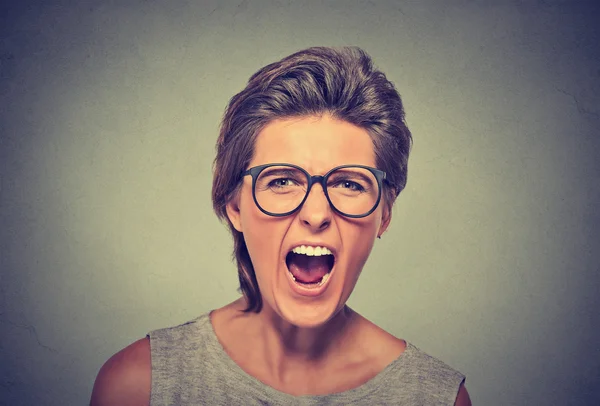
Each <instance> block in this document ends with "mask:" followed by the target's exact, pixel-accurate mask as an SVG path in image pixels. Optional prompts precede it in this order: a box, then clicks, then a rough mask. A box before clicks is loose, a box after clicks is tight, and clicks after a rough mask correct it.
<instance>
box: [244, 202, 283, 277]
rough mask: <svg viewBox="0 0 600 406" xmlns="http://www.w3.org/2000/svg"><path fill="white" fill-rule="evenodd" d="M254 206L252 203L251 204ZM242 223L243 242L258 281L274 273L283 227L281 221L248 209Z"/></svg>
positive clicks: (256, 209)
mask: <svg viewBox="0 0 600 406" xmlns="http://www.w3.org/2000/svg"><path fill="white" fill-rule="evenodd" d="M252 204H254V203H252ZM242 219H243V220H242V221H243V222H244V240H245V241H246V246H247V247H248V253H249V254H250V259H251V260H252V265H253V266H254V271H255V273H256V276H257V278H258V279H260V276H261V275H263V274H265V273H266V272H269V270H272V271H274V269H275V267H276V266H277V263H278V261H279V256H280V252H279V251H280V247H281V241H282V240H283V227H282V224H281V223H282V222H281V220H278V219H277V218H275V217H269V216H267V215H266V214H264V213H262V212H261V211H260V210H259V209H258V208H256V207H254V208H249V207H248V206H246V210H244V211H243V213H242Z"/></svg>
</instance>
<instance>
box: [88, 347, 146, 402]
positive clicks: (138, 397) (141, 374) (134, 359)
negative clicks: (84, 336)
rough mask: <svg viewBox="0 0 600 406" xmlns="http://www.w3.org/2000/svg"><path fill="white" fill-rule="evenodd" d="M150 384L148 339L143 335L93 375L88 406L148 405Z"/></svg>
mask: <svg viewBox="0 0 600 406" xmlns="http://www.w3.org/2000/svg"><path fill="white" fill-rule="evenodd" d="M151 385H152V363H151V358H150V341H149V339H148V338H147V337H145V338H142V339H140V340H138V341H136V342H134V343H133V344H131V345H129V346H127V347H125V348H124V349H122V350H121V351H119V352H118V353H116V354H115V355H113V356H112V357H110V359H109V360H108V361H106V363H104V365H103V366H102V368H100V372H98V376H97V377H96V382H95V383H94V389H93V391H92V399H91V402H90V405H91V406H103V405H115V406H120V405H122V406H129V405H131V406H141V405H149V404H150V390H151Z"/></svg>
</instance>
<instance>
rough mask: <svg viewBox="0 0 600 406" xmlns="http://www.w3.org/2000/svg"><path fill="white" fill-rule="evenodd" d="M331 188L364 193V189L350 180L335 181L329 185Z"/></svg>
mask: <svg viewBox="0 0 600 406" xmlns="http://www.w3.org/2000/svg"><path fill="white" fill-rule="evenodd" d="M331 187H336V188H342V189H348V190H352V191H355V192H364V191H365V188H364V187H363V186H362V185H361V184H359V183H357V182H353V181H351V180H343V179H342V180H338V181H336V182H335V183H334V184H332V185H331Z"/></svg>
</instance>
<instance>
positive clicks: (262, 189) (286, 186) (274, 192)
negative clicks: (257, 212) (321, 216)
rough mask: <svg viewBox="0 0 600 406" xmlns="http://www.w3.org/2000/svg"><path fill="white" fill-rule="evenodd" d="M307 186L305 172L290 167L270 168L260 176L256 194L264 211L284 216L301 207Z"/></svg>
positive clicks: (255, 189)
mask: <svg viewBox="0 0 600 406" xmlns="http://www.w3.org/2000/svg"><path fill="white" fill-rule="evenodd" d="M307 186H308V179H307V177H306V174H305V173H304V172H302V171H300V170H298V169H296V168H293V167H290V166H269V167H267V168H265V169H264V170H263V171H262V172H261V173H260V174H259V175H258V178H257V179H256V184H255V186H254V194H255V196H256V201H257V202H258V205H259V206H260V207H261V208H262V209H263V210H266V211H268V212H270V213H273V214H283V213H288V212H290V211H292V210H294V209H296V207H298V206H299V205H300V203H301V202H302V199H304V196H305V195H306V189H307Z"/></svg>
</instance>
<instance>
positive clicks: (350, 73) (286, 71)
mask: <svg viewBox="0 0 600 406" xmlns="http://www.w3.org/2000/svg"><path fill="white" fill-rule="evenodd" d="M323 114H329V115H331V116H332V117H334V118H336V119H338V120H343V121H346V122H348V123H351V124H354V125H356V126H357V127H360V128H363V129H365V130H366V131H367V132H368V133H369V135H370V136H371V139H372V140H373V145H374V150H375V156H376V166H377V168H379V169H381V170H383V171H385V172H386V173H387V180H388V181H389V186H387V187H386V188H385V190H384V194H383V202H384V204H385V205H386V207H387V208H388V210H391V207H392V205H393V203H394V201H395V200H396V197H397V196H398V194H399V193H400V192H401V191H402V189H404V186H405V185H406V175H407V162H408V154H409V151H410V148H411V145H412V136H411V133H410V131H409V130H408V127H407V126H406V122H405V119H404V116H405V115H404V108H403V105H402V101H401V99H400V95H399V94H398V91H397V90H396V88H395V87H394V85H393V84H392V83H391V82H390V81H389V80H387V78H386V76H385V75H384V74H383V73H382V72H381V71H379V70H377V69H375V68H374V67H373V63H372V61H371V58H370V57H369V55H367V53H366V52H365V51H363V50H362V49H360V48H357V47H344V48H327V47H314V48H308V49H305V50H302V51H299V52H296V53H294V54H292V55H290V56H288V57H285V58H283V59H282V60H280V61H278V62H274V63H271V64H269V65H267V66H265V67H264V68H262V69H260V70H259V71H258V72H256V73H255V74H254V75H252V76H251V77H250V80H249V81H248V84H247V85H246V88H245V89H244V90H242V91H241V92H240V93H238V94H236V95H235V96H233V97H232V98H231V100H230V101H229V104H228V106H227V108H226V110H225V115H224V117H223V121H222V123H221V128H220V133H219V138H218V140H217V156H216V158H215V161H214V167H213V170H214V178H213V188H212V200H213V208H214V210H215V212H216V214H217V216H218V217H219V218H220V219H221V220H226V221H227V223H228V224H229V228H230V230H231V233H232V235H233V240H234V248H233V251H234V252H233V253H234V256H235V259H236V262H237V267H238V277H239V281H240V290H241V293H243V295H244V296H245V297H246V300H247V304H248V306H247V308H246V310H245V311H246V312H248V311H254V312H256V313H258V312H260V310H261V309H262V297H261V294H260V290H259V287H258V282H257V280H256V275H255V273H254V267H253V266H252V261H251V260H250V255H249V253H248V249H247V247H246V244H245V241H244V236H243V234H242V233H241V232H239V231H237V230H236V229H235V228H234V227H233V225H232V223H231V221H230V220H229V217H228V216H227V212H226V206H227V204H228V203H229V202H230V201H231V200H232V199H234V198H235V197H236V196H237V194H238V193H239V190H240V186H241V184H242V179H243V177H242V173H243V172H244V171H245V170H246V169H247V166H248V165H249V163H250V161H251V160H252V157H253V155H254V145H255V141H256V137H257V136H258V134H259V133H260V131H261V130H262V129H263V128H264V127H265V126H266V125H267V124H269V123H270V122H272V121H273V120H276V119H285V118H292V117H304V116H321V115H323Z"/></svg>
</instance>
